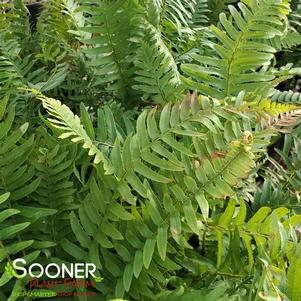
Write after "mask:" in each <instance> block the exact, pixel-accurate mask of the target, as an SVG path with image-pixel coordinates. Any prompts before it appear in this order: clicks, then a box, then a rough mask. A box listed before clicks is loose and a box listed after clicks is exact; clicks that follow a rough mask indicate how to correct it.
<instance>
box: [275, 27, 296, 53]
mask: <svg viewBox="0 0 301 301" xmlns="http://www.w3.org/2000/svg"><path fill="white" fill-rule="evenodd" d="M300 44H301V34H300V33H298V32H295V31H289V32H288V33H287V34H286V35H285V36H284V37H278V36H276V37H274V38H273V39H271V46H272V47H273V48H275V49H277V50H286V49H291V48H293V47H296V46H299V45H300Z"/></svg>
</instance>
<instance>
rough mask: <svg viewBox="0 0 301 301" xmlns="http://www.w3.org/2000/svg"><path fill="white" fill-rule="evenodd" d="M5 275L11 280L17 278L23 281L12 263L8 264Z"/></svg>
mask: <svg viewBox="0 0 301 301" xmlns="http://www.w3.org/2000/svg"><path fill="white" fill-rule="evenodd" d="M5 274H6V275H7V276H8V277H9V278H12V277H15V278H17V279H21V278H22V277H20V276H19V275H18V274H17V273H16V271H15V270H14V268H13V266H12V265H11V263H10V262H8V263H7V264H6V266H5Z"/></svg>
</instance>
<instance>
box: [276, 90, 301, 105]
mask: <svg viewBox="0 0 301 301" xmlns="http://www.w3.org/2000/svg"><path fill="white" fill-rule="evenodd" d="M271 99H272V101H278V102H282V103H292V104H299V103H300V102H301V94H300V92H294V91H291V90H290V91H279V90H274V91H273V94H272V96H271Z"/></svg>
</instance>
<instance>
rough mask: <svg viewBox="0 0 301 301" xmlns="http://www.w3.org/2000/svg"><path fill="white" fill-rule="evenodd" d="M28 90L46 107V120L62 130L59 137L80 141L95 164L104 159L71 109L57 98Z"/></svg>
mask: <svg viewBox="0 0 301 301" xmlns="http://www.w3.org/2000/svg"><path fill="white" fill-rule="evenodd" d="M28 91H31V92H33V93H34V94H35V95H36V97H37V98H38V99H40V100H41V101H42V103H43V106H44V108H45V109H47V111H48V113H49V115H50V118H48V120H49V121H50V122H51V124H52V126H54V127H55V128H57V129H60V130H63V133H62V134H61V135H60V136H59V138H61V139H65V138H71V141H72V142H75V143H82V147H83V148H85V149H88V150H89V155H90V156H93V157H94V163H96V164H97V163H99V162H101V161H104V156H103V154H102V153H101V151H100V150H99V149H98V148H97V146H96V145H95V144H94V142H93V141H92V140H91V138H90V137H89V135H88V134H87V133H86V131H85V130H84V128H83V126H82V124H81V121H80V119H79V118H78V116H77V115H74V114H73V113H72V111H71V110H70V109H69V108H68V107H67V106H66V105H63V104H62V103H61V102H60V101H59V100H56V99H53V98H48V97H46V96H44V95H43V94H41V93H39V92H38V91H35V90H28Z"/></svg>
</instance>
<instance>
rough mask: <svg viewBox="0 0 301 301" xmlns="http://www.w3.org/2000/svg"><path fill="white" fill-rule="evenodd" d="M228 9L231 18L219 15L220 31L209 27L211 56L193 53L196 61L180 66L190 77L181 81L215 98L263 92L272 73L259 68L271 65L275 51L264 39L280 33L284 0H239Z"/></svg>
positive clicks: (212, 26)
mask: <svg viewBox="0 0 301 301" xmlns="http://www.w3.org/2000/svg"><path fill="white" fill-rule="evenodd" d="M229 10H230V13H231V17H228V18H227V16H226V15H225V14H224V13H222V14H220V17H219V18H220V23H221V25H222V26H223V30H221V29H219V28H218V27H216V26H214V25H211V26H210V33H211V34H212V35H213V36H214V38H216V39H217V42H214V40H208V41H206V44H208V46H209V47H210V48H212V51H213V53H214V57H210V56H202V55H195V56H193V58H194V59H195V60H196V62H197V64H186V65H183V66H182V69H183V71H184V72H185V73H186V74H187V75H188V76H190V77H191V78H185V79H184V81H185V83H186V84H187V85H188V86H189V87H191V88H193V89H197V90H198V91H200V92H201V93H204V94H206V95H208V94H209V95H211V96H213V97H216V98H223V97H225V96H231V95H234V96H235V95H237V94H238V93H239V92H240V91H242V90H246V91H248V92H253V91H258V92H259V93H260V91H261V93H263V92H264V91H265V90H266V89H268V88H269V87H270V86H271V83H272V82H271V81H272V80H273V79H274V76H273V74H271V73H270V72H269V71H265V70H264V69H261V70H260V69H259V68H261V67H263V66H268V65H270V63H271V60H272V58H273V54H274V52H275V49H274V48H272V47H270V46H268V45H267V44H266V43H265V41H264V40H267V39H271V38H273V37H275V36H281V35H282V31H283V29H284V20H285V16H286V15H287V14H288V12H289V6H288V5H287V4H286V2H283V1H282V2H281V3H280V2H279V1H258V2H257V1H251V2H250V1H242V2H240V3H239V10H238V9H236V8H235V7H234V6H229ZM275 16H277V21H276V20H275ZM251 70H259V71H253V72H251Z"/></svg>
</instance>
